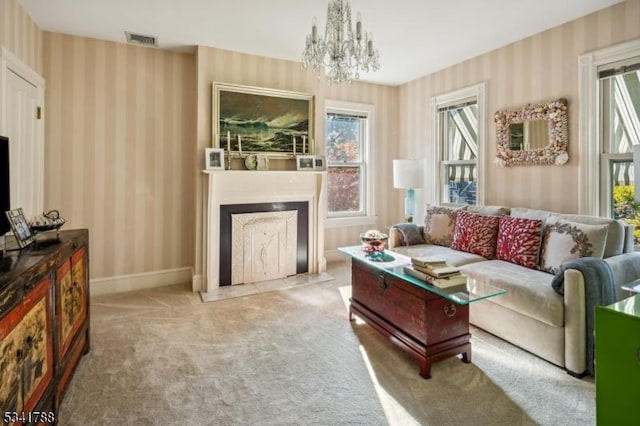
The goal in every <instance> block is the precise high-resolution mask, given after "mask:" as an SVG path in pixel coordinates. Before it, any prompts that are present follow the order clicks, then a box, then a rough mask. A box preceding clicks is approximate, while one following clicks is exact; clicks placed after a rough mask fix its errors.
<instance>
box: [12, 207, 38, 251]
mask: <svg viewBox="0 0 640 426" xmlns="http://www.w3.org/2000/svg"><path fill="white" fill-rule="evenodd" d="M5 214H6V215H7V220H8V221H9V225H10V226H11V231H13V235H14V237H15V238H16V242H17V243H18V247H20V248H21V249H22V248H25V247H26V246H28V245H29V244H31V243H32V242H34V241H35V236H34V235H33V233H32V232H31V228H29V224H28V223H27V219H26V218H25V217H24V213H22V209H13V210H9V211H7V212H5Z"/></svg>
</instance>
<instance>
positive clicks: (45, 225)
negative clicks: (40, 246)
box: [29, 210, 65, 234]
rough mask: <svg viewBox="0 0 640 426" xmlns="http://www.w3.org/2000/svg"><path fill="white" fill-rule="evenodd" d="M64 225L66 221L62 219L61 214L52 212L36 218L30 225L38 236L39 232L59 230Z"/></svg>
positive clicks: (56, 211)
mask: <svg viewBox="0 0 640 426" xmlns="http://www.w3.org/2000/svg"><path fill="white" fill-rule="evenodd" d="M64 223H65V220H64V219H63V218H61V217H60V212H58V210H51V211H49V212H47V213H42V214H41V215H39V216H37V217H34V218H33V219H32V220H31V222H30V223H29V228H31V231H32V232H33V233H34V234H37V233H39V232H46V231H53V230H59V229H60V228H61V227H62V225H64Z"/></svg>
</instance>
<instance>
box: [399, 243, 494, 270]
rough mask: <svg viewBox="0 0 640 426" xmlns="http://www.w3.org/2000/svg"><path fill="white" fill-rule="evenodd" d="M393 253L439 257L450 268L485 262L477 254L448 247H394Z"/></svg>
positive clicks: (428, 245) (426, 245)
mask: <svg viewBox="0 0 640 426" xmlns="http://www.w3.org/2000/svg"><path fill="white" fill-rule="evenodd" d="M393 251H394V252H396V253H400V254H403V255H405V256H408V257H441V258H443V259H444V260H445V261H446V262H447V263H448V264H449V265H451V266H462V265H468V264H470V263H474V262H481V261H485V260H487V259H485V258H484V257H482V256H478V255H477V254H473V253H466V252H464V251H457V250H453V249H451V248H449V247H443V246H438V245H433V244H420V245H417V246H404V247H394V248H393Z"/></svg>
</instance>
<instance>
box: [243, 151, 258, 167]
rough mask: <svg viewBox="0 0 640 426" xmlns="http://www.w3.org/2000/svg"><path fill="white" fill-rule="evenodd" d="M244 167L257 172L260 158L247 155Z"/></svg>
mask: <svg viewBox="0 0 640 426" xmlns="http://www.w3.org/2000/svg"><path fill="white" fill-rule="evenodd" d="M244 166H245V167H246V168H247V170H256V169H257V168H258V157H257V156H256V155H255V154H251V155H247V156H246V158H245V159H244Z"/></svg>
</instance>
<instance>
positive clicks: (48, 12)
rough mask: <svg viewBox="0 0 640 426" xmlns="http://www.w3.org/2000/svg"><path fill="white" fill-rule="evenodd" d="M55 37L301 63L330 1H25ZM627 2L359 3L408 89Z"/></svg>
mask: <svg viewBox="0 0 640 426" xmlns="http://www.w3.org/2000/svg"><path fill="white" fill-rule="evenodd" d="M18 1H19V2H20V3H21V4H22V6H23V7H24V9H25V10H26V11H27V12H28V13H29V15H31V17H32V18H33V20H34V21H35V22H36V23H37V24H38V25H39V26H40V28H42V29H43V30H46V31H54V32H60V33H67V34H73V35H79V36H85V37H92V38H97V39H102V40H111V41H117V42H125V35H124V32H125V31H131V32H135V33H141V34H147V35H154V36H157V37H159V44H160V47H161V48H165V49H185V48H192V47H193V46H195V45H203V46H214V47H219V48H223V49H229V50H234V51H238V52H244V53H250V54H254V55H261V56H268V57H273V58H280V59H290V60H295V61H300V58H301V53H302V50H303V48H304V40H305V37H306V35H307V33H309V32H310V27H311V19H312V17H313V16H316V17H317V18H318V26H319V30H320V32H321V33H324V25H325V22H326V13H327V12H326V11H327V4H328V0H322V1H320V0H18ZM620 1H622V0H395V1H393V0H351V8H352V13H353V18H354V19H355V14H356V13H357V12H358V11H359V12H361V14H362V22H363V26H364V29H365V31H370V32H372V33H373V35H374V40H375V41H374V42H375V44H376V46H377V47H378V49H379V51H380V65H381V66H380V70H379V71H378V72H376V73H369V74H366V75H363V76H362V79H363V80H366V81H371V82H376V83H381V84H391V85H396V84H401V83H404V82H407V81H410V80H413V79H416V78H418V77H421V76H423V75H426V74H429V73H432V72H434V71H438V70H440V69H443V68H446V67H449V66H451V65H453V64H456V63H459V62H462V61H464V60H466V59H469V58H472V57H475V56H478V55H480V54H482V53H485V52H488V51H491V50H493V49H496V48H498V47H501V46H504V45H507V44H509V43H512V42H514V41H517V40H521V39H523V38H526V37H528V36H530V35H533V34H536V33H539V32H541V31H544V30H546V29H549V28H553V27H555V26H557V25H560V24H562V23H564V22H568V21H571V20H573V19H576V18H579V17H581V16H584V15H587V14H589V13H591V12H594V11H597V10H600V9H602V8H605V7H608V6H610V5H613V4H615V3H619V2H620Z"/></svg>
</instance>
